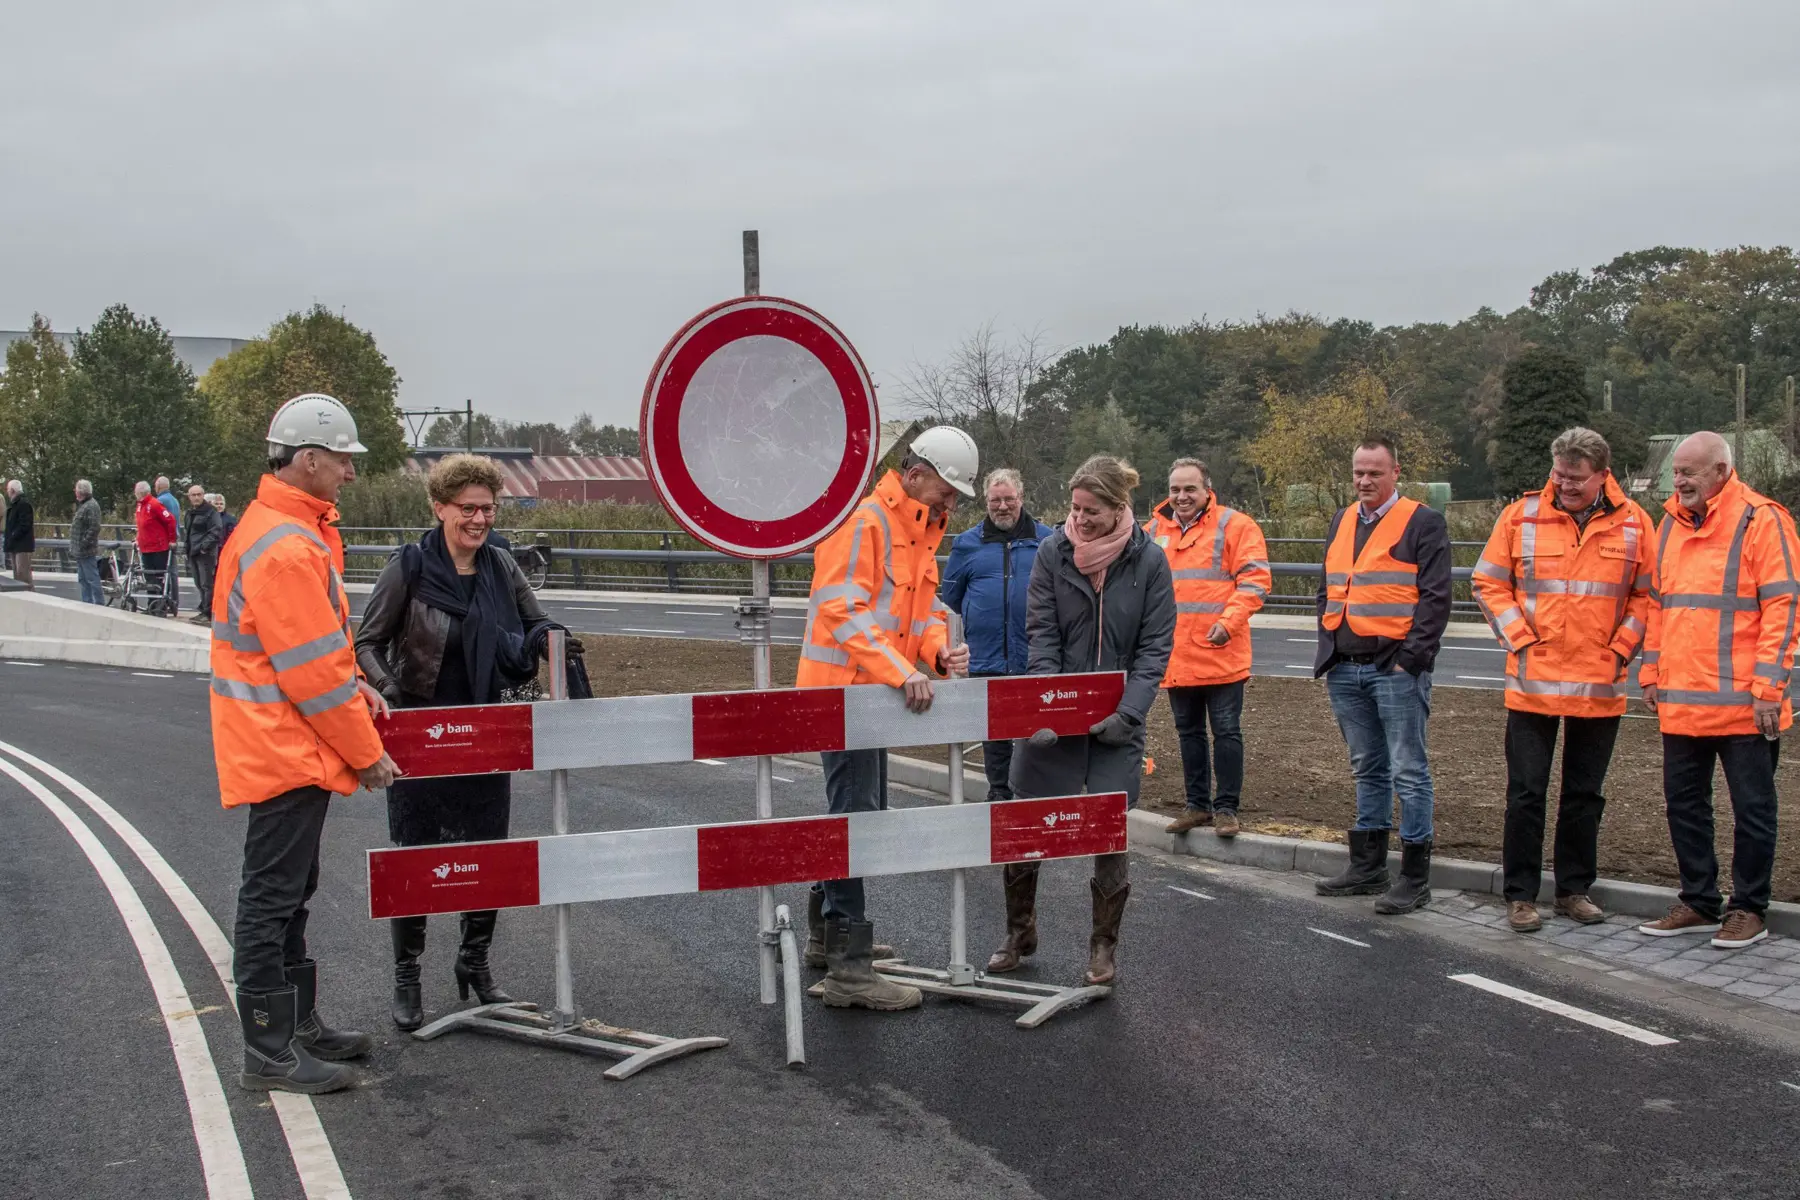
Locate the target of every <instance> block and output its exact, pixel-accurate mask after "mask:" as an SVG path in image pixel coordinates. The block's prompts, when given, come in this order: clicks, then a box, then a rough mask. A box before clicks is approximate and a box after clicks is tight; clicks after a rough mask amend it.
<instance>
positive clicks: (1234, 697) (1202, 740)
mask: <svg viewBox="0 0 1800 1200" xmlns="http://www.w3.org/2000/svg"><path fill="white" fill-rule="evenodd" d="M1168 693H1169V709H1170V711H1171V712H1173V713H1174V714H1175V732H1176V734H1177V735H1178V736H1179V737H1180V739H1181V770H1182V774H1183V775H1184V776H1185V777H1186V782H1187V806H1188V807H1189V808H1191V809H1195V810H1197V811H1199V812H1231V813H1234V812H1236V811H1237V810H1238V799H1239V797H1240V796H1241V795H1242V794H1243V791H1244V734H1243V729H1242V718H1243V714H1244V681H1243V680H1241V679H1240V680H1238V681H1237V682H1236V683H1218V684H1211V685H1209V686H1207V687H1175V688H1169V689H1168ZM1209 724H1210V725H1211V726H1212V740H1211V743H1210V744H1209V743H1208V741H1207V736H1206V727H1207V726H1208V725H1209ZM1215 776H1216V777H1217V779H1218V791H1217V793H1216V794H1215V793H1214V791H1213V780H1214V777H1215Z"/></svg>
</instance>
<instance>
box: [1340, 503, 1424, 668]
mask: <svg viewBox="0 0 1800 1200" xmlns="http://www.w3.org/2000/svg"><path fill="white" fill-rule="evenodd" d="M1418 510H1419V502H1418V501H1417V500H1408V499H1407V498H1406V497H1405V496H1401V497H1400V498H1399V499H1397V500H1395V501H1394V507H1392V508H1390V509H1388V511H1387V515H1386V516H1385V517H1382V518H1381V520H1380V521H1378V522H1376V524H1375V528H1374V529H1373V530H1371V531H1370V533H1369V540H1368V541H1367V542H1366V543H1364V545H1363V549H1362V553H1361V554H1358V553H1357V552H1356V525H1357V517H1356V514H1355V513H1354V512H1346V513H1345V514H1344V515H1343V519H1341V520H1340V521H1338V527H1337V536H1336V537H1334V538H1332V539H1331V544H1330V545H1329V546H1327V547H1326V548H1325V612H1324V613H1323V614H1322V615H1321V616H1320V617H1319V624H1321V625H1323V626H1324V627H1325V628H1327V629H1336V628H1337V627H1338V626H1340V625H1342V624H1343V623H1344V621H1345V619H1346V618H1348V620H1349V622H1350V632H1351V633H1354V634H1358V635H1360V636H1362V637H1380V638H1392V639H1393V640H1395V641H1401V640H1404V639H1405V637H1406V635H1407V632H1408V631H1409V630H1411V629H1412V623H1413V610H1414V609H1415V608H1417V607H1419V564H1417V563H1409V562H1401V561H1400V560H1399V559H1397V558H1395V557H1394V547H1395V545H1397V544H1398V543H1399V541H1400V539H1401V538H1402V537H1404V536H1405V535H1406V525H1407V522H1409V521H1411V520H1412V515H1413V513H1415V512H1417V511H1418Z"/></svg>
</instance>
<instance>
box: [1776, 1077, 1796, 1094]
mask: <svg viewBox="0 0 1800 1200" xmlns="http://www.w3.org/2000/svg"><path fill="white" fill-rule="evenodd" d="M1776 1082H1777V1083H1779V1084H1780V1085H1781V1086H1782V1087H1784V1088H1792V1089H1793V1090H1794V1091H1796V1092H1800V1083H1789V1082H1788V1081H1787V1080H1785V1079H1778V1080H1776Z"/></svg>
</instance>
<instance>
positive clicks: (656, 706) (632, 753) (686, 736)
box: [531, 695, 695, 771]
mask: <svg viewBox="0 0 1800 1200" xmlns="http://www.w3.org/2000/svg"><path fill="white" fill-rule="evenodd" d="M693 707H694V706H693V699H692V697H690V696H681V695H675V696H618V697H611V698H608V699H604V700H559V701H556V702H555V703H552V704H544V705H533V706H532V718H531V756H532V769H533V770H536V771H559V770H568V769H572V768H578V767H622V766H628V765H631V764H634V763H646V762H691V761H693V759H694V758H695V754H694V714H693Z"/></svg>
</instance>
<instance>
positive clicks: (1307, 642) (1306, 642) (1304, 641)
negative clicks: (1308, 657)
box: [1288, 637, 1319, 646]
mask: <svg viewBox="0 0 1800 1200" xmlns="http://www.w3.org/2000/svg"><path fill="white" fill-rule="evenodd" d="M1288 641H1290V642H1299V643H1300V644H1301V645H1303V646H1316V645H1318V644H1319V639H1318V638H1316V637H1309V638H1289V639H1288Z"/></svg>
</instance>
